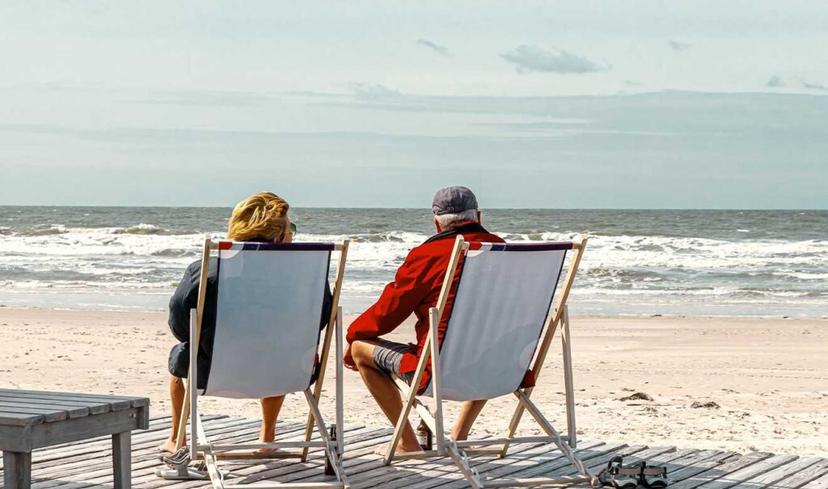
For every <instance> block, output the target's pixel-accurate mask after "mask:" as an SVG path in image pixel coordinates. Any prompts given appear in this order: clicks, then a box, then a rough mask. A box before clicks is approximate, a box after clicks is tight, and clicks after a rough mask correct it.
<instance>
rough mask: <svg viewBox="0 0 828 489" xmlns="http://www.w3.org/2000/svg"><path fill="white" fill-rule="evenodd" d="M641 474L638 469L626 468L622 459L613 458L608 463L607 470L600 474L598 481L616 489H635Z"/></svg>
mask: <svg viewBox="0 0 828 489" xmlns="http://www.w3.org/2000/svg"><path fill="white" fill-rule="evenodd" d="M640 473H641V470H640V469H639V468H638V467H624V460H623V459H622V458H621V457H613V458H612V459H611V460H610V461H609V462H607V468H606V469H604V470H602V471H601V472H600V473H599V474H598V480H599V481H600V482H601V484H602V485H604V486H608V487H614V488H615V489H635V488H636V487H638V476H639V474H640Z"/></svg>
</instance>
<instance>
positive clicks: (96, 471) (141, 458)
mask: <svg viewBox="0 0 828 489" xmlns="http://www.w3.org/2000/svg"><path fill="white" fill-rule="evenodd" d="M299 428H300V426H299V425H296V428H295V429H297V430H298V429H299ZM245 430H246V431H245V432H244V434H245V435H246V436H248V437H255V436H257V435H258V430H259V426H258V423H257V422H247V424H246V425H245ZM237 433H238V431H237V430H235V429H231V430H229V431H227V432H226V433H225V435H224V436H223V437H222V438H223V439H227V438H230V437H232V436H237V435H236V434H237ZM217 438H218V437H217ZM154 448H155V443H152V444H148V443H144V444H143V446H142V447H141V450H140V451H139V452H137V453H133V462H134V463H135V465H134V468H138V467H142V466H146V465H149V466H151V467H154V468H160V467H161V462H160V461H159V453H158V452H157V451H155V450H154ZM101 455H102V456H100V457H98V458H96V459H93V460H91V461H82V462H81V463H72V462H66V463H64V464H63V465H60V466H55V467H54V468H52V469H49V470H45V471H39V470H38V471H36V475H37V477H38V479H41V478H43V477H48V478H54V481H44V482H43V483H41V484H38V485H37V486H38V487H39V488H42V489H45V488H50V487H58V486H60V487H62V486H61V484H64V483H65V479H66V478H67V477H70V476H73V475H83V476H85V479H90V480H91V478H92V477H94V476H96V475H98V476H102V477H111V474H112V468H111V465H110V463H109V458H108V455H109V453H108V452H106V453H103V454H101ZM135 475H136V473H135V472H133V477H132V479H133V480H134V479H135V477H134V476H135ZM108 481H110V482H111V479H108ZM82 485H83V484H82V483H79V482H78V483H75V484H73V486H79V487H80V486H82Z"/></svg>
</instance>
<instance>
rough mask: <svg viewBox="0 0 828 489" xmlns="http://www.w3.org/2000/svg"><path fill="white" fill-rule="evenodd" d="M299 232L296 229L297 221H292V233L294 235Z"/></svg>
mask: <svg viewBox="0 0 828 489" xmlns="http://www.w3.org/2000/svg"><path fill="white" fill-rule="evenodd" d="M297 232H298V231H296V224H295V223H293V222H291V223H290V234H292V235H294V236H296V233H297Z"/></svg>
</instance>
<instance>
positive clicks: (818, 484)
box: [802, 460, 828, 489]
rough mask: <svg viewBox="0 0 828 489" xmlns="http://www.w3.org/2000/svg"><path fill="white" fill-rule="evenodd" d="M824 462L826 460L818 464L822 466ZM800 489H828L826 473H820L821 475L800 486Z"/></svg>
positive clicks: (827, 474) (827, 475) (827, 472)
mask: <svg viewBox="0 0 828 489" xmlns="http://www.w3.org/2000/svg"><path fill="white" fill-rule="evenodd" d="M826 462H828V460H823V461H822V462H821V463H820V464H821V465H824V464H825V463H826ZM802 489H828V471H825V472H822V474H821V475H819V476H818V477H816V478H814V479H812V480H811V481H810V482H808V483H807V484H805V485H804V486H802Z"/></svg>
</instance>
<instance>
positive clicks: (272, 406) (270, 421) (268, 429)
mask: <svg viewBox="0 0 828 489" xmlns="http://www.w3.org/2000/svg"><path fill="white" fill-rule="evenodd" d="M260 402H261V404H262V429H261V431H260V432H259V441H260V442H262V443H270V442H272V441H274V440H275V439H276V418H278V417H279V411H280V410H281V409H282V403H283V402H285V396H276V397H265V398H264V399H261V401H260Z"/></svg>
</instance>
